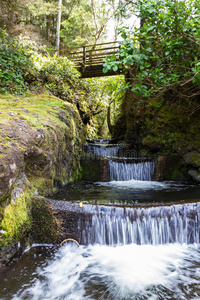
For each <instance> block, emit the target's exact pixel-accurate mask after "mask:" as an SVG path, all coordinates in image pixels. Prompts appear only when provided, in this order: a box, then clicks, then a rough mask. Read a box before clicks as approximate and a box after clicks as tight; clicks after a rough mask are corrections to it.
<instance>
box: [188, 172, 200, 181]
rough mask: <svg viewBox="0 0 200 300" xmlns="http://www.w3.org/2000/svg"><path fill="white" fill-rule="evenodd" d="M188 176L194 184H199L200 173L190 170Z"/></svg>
mask: <svg viewBox="0 0 200 300" xmlns="http://www.w3.org/2000/svg"><path fill="white" fill-rule="evenodd" d="M188 174H189V175H190V176H191V177H192V178H193V179H194V181H195V182H197V183H200V172H198V171H196V170H190V171H189V172H188Z"/></svg>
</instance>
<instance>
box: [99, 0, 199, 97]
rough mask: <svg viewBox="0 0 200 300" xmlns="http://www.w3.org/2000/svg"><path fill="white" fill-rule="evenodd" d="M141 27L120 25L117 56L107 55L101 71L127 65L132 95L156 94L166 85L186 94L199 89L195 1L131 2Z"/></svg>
mask: <svg viewBox="0 0 200 300" xmlns="http://www.w3.org/2000/svg"><path fill="white" fill-rule="evenodd" d="M132 8H134V10H135V12H138V14H139V17H140V19H141V26H140V28H135V30H134V31H133V32H130V31H129V30H128V29H127V28H121V29H120V33H121V36H122V38H123V41H122V42H121V48H120V51H119V60H118V58H116V57H114V56H111V57H109V58H108V59H107V61H106V62H105V64H104V72H107V71H108V70H110V69H112V70H114V71H116V70H117V69H118V68H125V69H128V71H129V74H130V75H131V76H130V77H131V78H132V79H133V86H132V90H133V91H134V93H135V94H136V95H139V96H142V97H149V96H152V95H154V97H155V96H158V97H161V96H162V95H164V94H165V93H166V92H167V91H171V92H170V93H171V94H173V93H175V94H176V95H177V96H178V97H184V98H185V99H186V100H188V101H189V102H190V100H192V99H193V100H194V99H196V96H197V95H199V94H200V89H199V85H200V55H199V53H200V43H199V42H200V38H199V37H200V23H199V13H200V2H199V1H198V0H187V1H182V0H181V1H168V0H159V1H157V0H151V1H146V0H141V1H138V2H137V3H136V4H132Z"/></svg>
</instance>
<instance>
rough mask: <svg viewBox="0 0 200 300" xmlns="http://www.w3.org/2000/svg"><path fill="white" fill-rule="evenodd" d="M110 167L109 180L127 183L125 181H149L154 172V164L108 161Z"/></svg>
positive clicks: (152, 162) (150, 162)
mask: <svg viewBox="0 0 200 300" xmlns="http://www.w3.org/2000/svg"><path fill="white" fill-rule="evenodd" d="M109 165H110V180H111V181H112V180H116V181H127V180H132V179H134V180H142V181H144V180H146V181H150V180H152V178H153V175H154V170H155V162H154V161H148V162H140V163H128V162H127V161H124V162H116V161H112V160H110V161H109Z"/></svg>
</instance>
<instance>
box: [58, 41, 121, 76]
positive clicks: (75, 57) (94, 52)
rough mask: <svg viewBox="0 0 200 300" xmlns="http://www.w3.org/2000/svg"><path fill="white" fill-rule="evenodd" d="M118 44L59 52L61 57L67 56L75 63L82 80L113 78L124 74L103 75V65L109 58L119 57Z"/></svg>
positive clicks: (109, 73)
mask: <svg viewBox="0 0 200 300" xmlns="http://www.w3.org/2000/svg"><path fill="white" fill-rule="evenodd" d="M119 48H120V47H119V44H118V42H109V43H102V44H96V45H88V46H83V47H74V48H67V49H61V50H59V55H61V56H67V57H68V59H70V60H72V61H74V63H75V65H76V67H77V69H78V71H79V72H80V73H81V75H82V76H81V78H91V77H101V76H112V75H119V74H123V72H122V70H118V71H117V72H114V71H108V72H107V73H103V64H104V60H105V59H106V57H107V56H110V55H117V54H118V51H119Z"/></svg>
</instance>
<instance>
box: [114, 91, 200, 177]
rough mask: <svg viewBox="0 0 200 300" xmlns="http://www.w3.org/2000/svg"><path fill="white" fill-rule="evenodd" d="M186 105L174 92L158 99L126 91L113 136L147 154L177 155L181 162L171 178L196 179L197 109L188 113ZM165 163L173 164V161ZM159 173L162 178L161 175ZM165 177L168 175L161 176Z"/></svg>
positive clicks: (199, 157) (199, 161)
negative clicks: (141, 96)
mask: <svg viewBox="0 0 200 300" xmlns="http://www.w3.org/2000/svg"><path fill="white" fill-rule="evenodd" d="M190 105H191V104H190ZM190 109H191V107H190V106H188V103H186V102H185V101H184V100H183V99H182V100H181V99H179V100H177V99H175V95H174V97H173V95H170V94H168V95H165V96H164V97H163V98H162V99H141V98H139V97H137V96H135V95H134V94H133V92H131V91H127V94H126V97H125V99H124V103H123V112H122V116H121V118H120V119H119V120H118V122H117V123H116V125H115V128H114V135H115V136H114V137H117V136H119V135H120V136H121V138H122V139H124V140H125V142H126V143H128V144H131V145H132V149H135V150H136V151H137V153H139V152H140V151H142V150H143V151H146V153H147V155H155V156H169V157H172V156H174V155H175V156H177V155H178V157H179V158H180V159H181V160H182V164H180V169H179V170H177V169H176V173H177V176H175V177H174V176H173V179H178V180H179V178H182V179H183V180H193V181H196V182H198V179H197V178H198V176H197V175H198V174H199V172H200V171H199V168H200V121H199V112H198V111H196V112H195V110H194V108H193V111H192V114H191V112H190ZM170 161H171V162H172V160H171V159H170ZM166 167H167V164H166ZM169 167H170V168H171V167H173V163H172V165H171V166H169ZM184 168H185V170H183V169H184ZM179 171H180V174H178V173H179ZM189 171H190V172H189ZM193 171H195V173H194V172H193ZM197 173H198V174H197ZM194 174H196V175H194ZM183 175H184V176H183ZM161 177H162V178H164V175H162V176H161ZM161 177H160V178H161ZM168 179H169V176H167V177H166V178H165V180H168ZM171 179H172V178H171Z"/></svg>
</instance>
